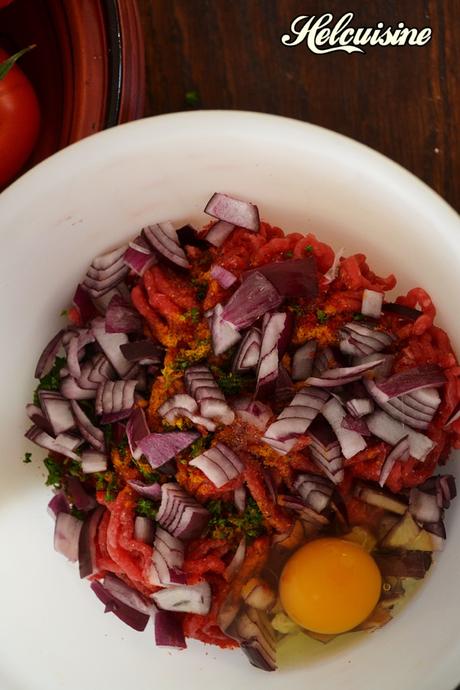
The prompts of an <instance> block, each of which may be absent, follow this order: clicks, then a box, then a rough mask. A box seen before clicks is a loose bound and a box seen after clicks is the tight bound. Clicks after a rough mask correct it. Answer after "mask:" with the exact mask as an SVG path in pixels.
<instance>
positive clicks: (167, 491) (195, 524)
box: [157, 482, 210, 539]
mask: <svg viewBox="0 0 460 690" xmlns="http://www.w3.org/2000/svg"><path fill="white" fill-rule="evenodd" d="M209 518H210V515H209V513H208V511H207V510H206V508H203V506H201V505H200V504H199V503H198V502H197V501H196V500H195V499H194V498H193V497H192V496H189V495H188V494H187V493H186V492H185V491H184V490H183V489H182V488H181V487H180V486H179V484H175V483H172V482H168V483H166V484H162V486H161V504H160V509H159V511H158V515H157V521H158V523H159V524H160V525H161V526H162V527H163V529H165V530H167V531H168V532H169V533H170V534H172V535H173V536H174V537H177V538H178V539H195V538H196V537H199V536H200V534H201V533H202V532H203V530H204V528H205V527H206V525H207V524H208V522H209Z"/></svg>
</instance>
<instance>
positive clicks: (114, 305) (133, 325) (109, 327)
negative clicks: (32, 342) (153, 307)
mask: <svg viewBox="0 0 460 690" xmlns="http://www.w3.org/2000/svg"><path fill="white" fill-rule="evenodd" d="M105 330H106V333H142V321H141V317H140V316H139V313H138V312H137V311H135V309H134V308H133V307H131V306H130V305H129V304H127V303H126V302H125V300H124V299H123V297H121V296H120V295H114V296H113V297H112V299H111V300H110V302H109V306H108V307H107V311H106V313H105ZM70 373H72V372H70Z"/></svg>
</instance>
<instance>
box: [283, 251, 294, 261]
mask: <svg viewBox="0 0 460 690" xmlns="http://www.w3.org/2000/svg"><path fill="white" fill-rule="evenodd" d="M293 256H294V252H293V251H292V250H291V249H289V250H288V251H287V252H284V258H285V259H292V257H293Z"/></svg>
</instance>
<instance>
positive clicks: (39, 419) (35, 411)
mask: <svg viewBox="0 0 460 690" xmlns="http://www.w3.org/2000/svg"><path fill="white" fill-rule="evenodd" d="M26 413H27V416H28V417H29V419H30V420H31V421H32V422H33V423H34V424H35V426H38V427H39V428H40V429H42V430H43V431H45V432H46V433H47V434H49V435H50V436H52V435H53V433H54V431H53V427H52V426H51V424H50V423H49V421H48V420H47V418H46V417H45V415H44V414H43V411H42V409H41V408H40V407H38V405H32V403H27V405H26Z"/></svg>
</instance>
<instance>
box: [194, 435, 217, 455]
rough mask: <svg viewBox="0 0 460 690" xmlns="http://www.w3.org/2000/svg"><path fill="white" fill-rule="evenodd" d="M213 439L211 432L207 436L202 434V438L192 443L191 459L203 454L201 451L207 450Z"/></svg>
mask: <svg viewBox="0 0 460 690" xmlns="http://www.w3.org/2000/svg"><path fill="white" fill-rule="evenodd" d="M211 441H212V435H211V434H208V435H207V436H200V438H197V440H196V441H194V442H193V443H192V445H191V446H190V447H189V453H190V456H189V457H190V460H193V458H196V457H197V456H198V455H201V453H204V451H205V450H207V449H208V448H209V446H210V445H211Z"/></svg>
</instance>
